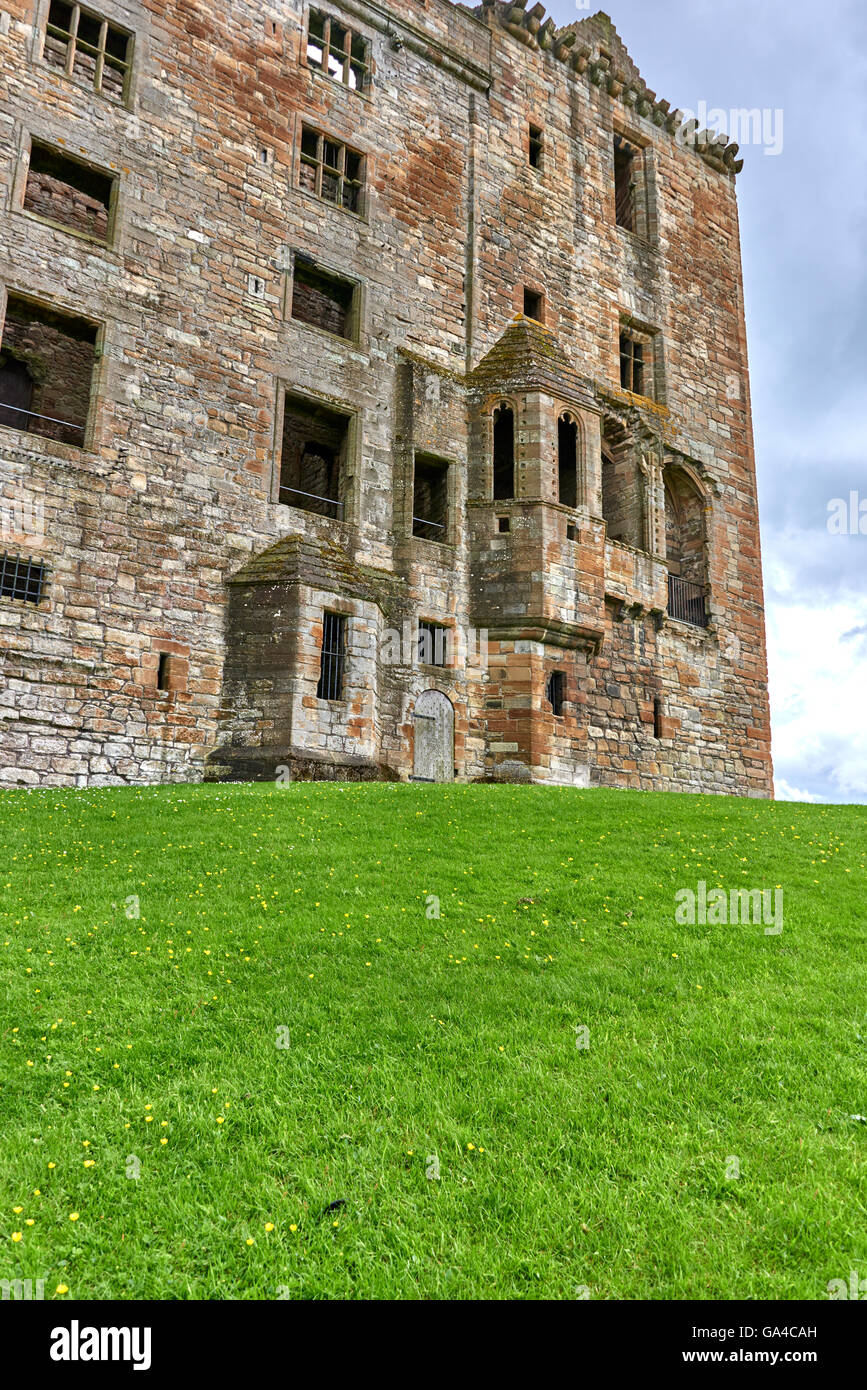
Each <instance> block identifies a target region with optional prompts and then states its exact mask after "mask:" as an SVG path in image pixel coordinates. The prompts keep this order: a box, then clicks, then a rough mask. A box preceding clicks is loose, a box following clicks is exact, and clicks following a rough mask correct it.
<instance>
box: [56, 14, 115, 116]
mask: <svg viewBox="0 0 867 1390" xmlns="http://www.w3.org/2000/svg"><path fill="white" fill-rule="evenodd" d="M130 44H131V36H130V35H129V34H125V33H124V32H123V30H122V29H118V28H116V27H115V26H114V25H113V24H109V22H108V20H107V19H103V18H102V17H101V16H100V15H96V14H93V13H92V12H91V11H90V10H85V9H82V7H81V5H74V4H67V3H64V0H52V3H51V9H50V10H49V12H48V24H47V26H46V30H45V48H44V50H43V53H44V57H45V61H46V62H47V63H50V64H51V66H52V67H55V68H62V69H63V71H64V72H65V73H66V75H67V76H68V77H78V78H82V79H83V80H84V81H85V82H87V84H88V86H91V87H93V89H94V91H96V92H99V93H100V95H101V96H104V97H108V98H109V100H111V101H123V100H124V99H125V97H126V90H127V80H128V76H129V69H130V61H129V58H130Z"/></svg>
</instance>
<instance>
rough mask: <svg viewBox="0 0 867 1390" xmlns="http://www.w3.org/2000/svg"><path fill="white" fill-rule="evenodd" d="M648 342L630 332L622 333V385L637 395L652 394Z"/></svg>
mask: <svg viewBox="0 0 867 1390" xmlns="http://www.w3.org/2000/svg"><path fill="white" fill-rule="evenodd" d="M648 355H649V354H648V351H647V344H645V343H642V342H639V341H638V339H637V338H633V337H632V336H631V335H630V334H629V333H621V334H620V386H621V390H623V391H632V392H633V394H634V395H636V396H649V395H651V394H652V393H651V390H650V385H651V375H650V371H649V370H648V369H649V366H650V363H649V361H648Z"/></svg>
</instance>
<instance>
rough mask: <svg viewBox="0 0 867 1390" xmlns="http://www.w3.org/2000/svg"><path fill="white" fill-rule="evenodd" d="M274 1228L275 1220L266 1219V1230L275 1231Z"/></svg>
mask: <svg viewBox="0 0 867 1390" xmlns="http://www.w3.org/2000/svg"><path fill="white" fill-rule="evenodd" d="M273 1229H274V1222H273V1221H266V1222H265V1230H266V1231H273Z"/></svg>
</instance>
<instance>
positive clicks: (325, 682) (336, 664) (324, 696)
mask: <svg viewBox="0 0 867 1390" xmlns="http://www.w3.org/2000/svg"><path fill="white" fill-rule="evenodd" d="M345 649H346V618H345V617H344V615H343V614H342V613H323V615H322V649H321V651H320V654H319V683H318V685H317V687H316V698H317V699H318V700H342V699H343V673H344V667H345V664H346V653H345Z"/></svg>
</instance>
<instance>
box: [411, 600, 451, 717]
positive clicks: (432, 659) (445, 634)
mask: <svg viewBox="0 0 867 1390" xmlns="http://www.w3.org/2000/svg"><path fill="white" fill-rule="evenodd" d="M417 653H418V659H419V662H420V663H421V664H422V665H424V666H448V665H450V663H451V628H448V627H443V626H442V625H441V624H439V623H428V622H420V623H419V625H418V641H417ZM416 717H417V718H418V719H431V718H433V717H434V716H433V715H425V714H420V715H417V716H416Z"/></svg>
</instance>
